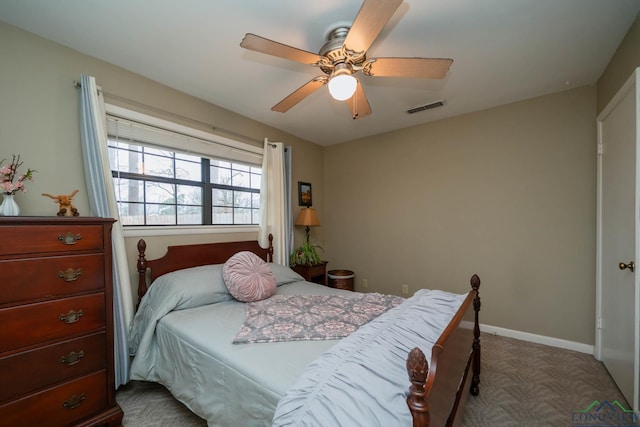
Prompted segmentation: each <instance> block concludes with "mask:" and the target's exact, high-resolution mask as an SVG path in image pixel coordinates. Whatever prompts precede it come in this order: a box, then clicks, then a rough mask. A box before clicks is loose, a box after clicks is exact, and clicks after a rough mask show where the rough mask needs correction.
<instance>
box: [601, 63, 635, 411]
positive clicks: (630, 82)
mask: <svg viewBox="0 0 640 427" xmlns="http://www.w3.org/2000/svg"><path fill="white" fill-rule="evenodd" d="M630 91H634V92H635V98H636V111H635V113H636V114H635V116H636V136H635V138H636V172H635V175H636V178H635V179H636V186H635V188H636V194H635V198H636V203H635V231H636V233H639V232H640V203H638V201H639V200H640V161H639V159H640V129H638V127H639V126H640V67H638V68H636V69H635V70H634V72H633V73H632V74H631V76H630V77H629V79H627V81H626V82H625V84H624V85H623V86H622V87H621V88H620V90H619V91H618V93H616V95H615V96H614V97H613V98H612V99H611V101H610V102H609V103H608V104H607V106H606V107H605V108H604V109H603V110H602V112H601V113H600V114H599V115H598V117H597V131H598V146H597V183H596V186H597V190H596V193H597V195H596V324H595V330H596V334H595V347H594V357H595V358H596V359H597V360H602V327H601V324H602V153H603V149H604V148H603V141H602V123H603V122H604V120H605V119H606V118H607V117H608V116H609V114H611V112H612V111H613V110H614V109H615V108H616V107H617V105H618V104H619V103H620V101H621V100H622V99H623V98H624V97H625V96H626V95H627V94H628V93H629V92H630ZM634 257H637V258H636V259H635V260H634V261H635V262H636V264H637V265H638V268H640V259H639V258H640V236H638V235H637V236H636V239H635V255H634ZM621 261H623V260H621ZM624 261H628V260H624ZM639 273H640V272H639V271H638V270H636V271H635V273H634V289H635V304H634V306H635V313H634V325H635V333H634V337H635V342H634V353H635V357H634V392H633V401H632V402H629V403H630V404H631V406H632V407H633V410H635V411H638V410H640V402H639V399H640V274H639Z"/></svg>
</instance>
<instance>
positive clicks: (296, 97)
mask: <svg viewBox="0 0 640 427" xmlns="http://www.w3.org/2000/svg"><path fill="white" fill-rule="evenodd" d="M328 80H329V79H328V77H327V76H318V77H315V78H314V79H313V80H311V81H309V82H307V83H305V84H304V85H302V86H300V87H299V88H298V89H296V90H295V91H294V92H293V93H292V94H291V95H289V96H287V97H286V98H285V99H283V100H282V101H280V102H278V103H277V104H276V105H274V106H273V107H271V111H277V112H279V113H286V112H287V111H288V110H289V109H290V108H291V107H293V106H294V105H296V104H297V103H298V102H300V101H302V100H303V99H304V98H306V97H307V96H309V95H311V94H312V93H313V92H315V91H316V90H318V89H320V88H321V87H322V86H324V85H326V84H327V81H328Z"/></svg>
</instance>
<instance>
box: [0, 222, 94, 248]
mask: <svg viewBox="0 0 640 427" xmlns="http://www.w3.org/2000/svg"><path fill="white" fill-rule="evenodd" d="M103 230H104V228H103V227H102V226H100V225H75V224H69V225H66V224H65V226H59V225H28V226H27V225H15V226H11V227H0V236H2V239H0V255H19V254H37V253H48V252H62V251H85V250H102V249H103Z"/></svg>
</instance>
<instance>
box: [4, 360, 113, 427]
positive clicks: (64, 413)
mask: <svg viewBox="0 0 640 427" xmlns="http://www.w3.org/2000/svg"><path fill="white" fill-rule="evenodd" d="M106 405H107V377H106V373H105V372H104V371H101V372H97V373H95V374H91V375H87V376H86V377H82V378H79V379H77V380H74V381H71V382H68V383H65V384H61V385H59V386H57V387H53V388H51V389H48V390H44V391H42V392H40V393H36V394H33V395H31V396H28V397H25V398H23V399H18V400H16V401H13V402H10V403H7V404H5V405H2V406H0V423H1V424H2V425H6V426H11V427H17V426H24V427H33V426H47V427H54V426H65V425H70V424H75V422H76V421H78V420H80V419H82V418H86V417H88V416H90V415H92V414H94V413H96V412H98V411H100V410H102V409H104V408H105V406H106Z"/></svg>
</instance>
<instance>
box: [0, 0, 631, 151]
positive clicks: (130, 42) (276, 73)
mask: <svg viewBox="0 0 640 427" xmlns="http://www.w3.org/2000/svg"><path fill="white" fill-rule="evenodd" d="M361 3H362V1H361V0H316V1H313V2H311V1H301V0H268V1H266V0H215V1H214V0H182V1H175V0H153V1H152V0H56V1H51V0H0V20H2V21H5V22H7V23H9V24H12V25H15V26H17V27H20V28H23V29H25V30H28V31H31V32H33V33H36V34H38V35H40V36H42V37H45V38H47V39H50V40H53V41H56V42H58V43H60V44H63V45H65V46H69V47H71V48H73V49H76V50H78V51H80V52H83V53H85V54H88V55H91V56H94V57H96V58H99V59H102V60H104V61H107V62H110V63H112V64H115V65H118V66H120V67H122V68H125V69H127V70H130V71H132V72H135V73H138V74H140V75H143V76H145V77H148V78H150V79H152V80H155V81H157V82H160V83H162V84H164V85H166V86H170V87H172V88H175V89H177V90H180V91H182V92H185V93H188V94H190V95H193V96H196V97H199V98H202V99H204V100H207V101H209V102H211V103H213V104H216V105H219V106H221V107H224V108H226V109H229V110H231V111H234V112H237V113H239V114H242V115H244V116H247V117H250V118H252V119H255V120H258V121H260V122H263V123H266V124H268V125H271V126H273V127H276V128H279V129H281V130H283V131H286V132H289V133H291V134H293V135H296V136H299V137H301V138H304V139H306V140H309V141H313V142H316V143H318V144H321V145H331V144H335V143H339V142H344V141H348V140H351V139H355V138H360V137H364V136H369V135H374V134H379V133H383V132H387V131H391V130H395V129H399V128H404V127H408V126H413V125H417V124H420V123H426V122H429V121H433V120H439V119H442V118H445V117H451V116H455V115H459V114H464V113H468V112H471V111H477V110H481V109H485V108H490V107H493V106H497V105H502V104H506V103H510V102H514V101H518V100H523V99H527V98H531V97H535V96H539V95H544V94H548V93H552V92H558V91H562V90H565V89H569V88H572V87H579V86H583V85H587V84H594V83H595V82H596V81H597V79H598V78H599V77H600V75H601V74H602V72H603V71H604V69H605V67H606V65H607V63H608V62H609V60H610V59H611V57H612V55H613V54H614V52H615V50H616V48H617V46H618V45H619V44H620V42H621V41H622V39H623V37H624V35H625V34H626V32H627V30H628V29H629V27H630V26H631V24H632V23H633V21H634V19H635V17H636V15H637V14H638V12H639V11H640V0H405V1H404V2H403V3H402V5H401V6H400V8H399V9H398V11H397V12H396V13H395V15H394V16H393V17H392V19H391V21H390V22H389V23H388V24H387V26H386V27H385V28H384V29H383V31H382V33H381V34H380V35H379V37H378V38H377V39H376V41H375V42H374V43H373V45H372V46H371V48H370V49H369V51H368V54H367V57H369V58H373V57H384V56H404V57H411V56H415V57H435V58H438V57H443V58H452V59H453V60H454V62H453V65H452V66H451V69H450V70H449V73H448V75H447V77H446V78H445V79H443V80H426V79H401V78H386V77H367V76H362V75H361V74H360V75H359V77H360V79H361V81H362V83H363V86H364V89H365V91H366V94H367V97H368V98H369V103H370V105H371V108H372V110H373V114H371V115H370V116H367V117H364V118H362V119H359V120H353V119H352V118H351V115H350V112H349V109H348V108H347V106H346V105H343V103H340V102H338V101H334V100H332V99H331V98H330V96H329V94H328V92H327V88H326V87H324V88H322V89H320V90H318V91H316V92H315V93H313V94H312V95H311V96H309V97H308V98H306V99H304V100H303V101H302V102H300V103H299V104H298V105H296V106H295V107H293V108H292V109H291V110H289V111H288V112H287V113H277V112H273V111H271V107H272V106H273V105H275V104H276V103H277V102H278V101H280V100H281V99H282V98H284V97H285V96H287V95H288V94H289V93H291V92H292V91H294V90H295V89H297V88H298V87H300V86H301V85H303V84H304V83H306V82H307V81H309V80H311V79H312V78H313V77H314V76H317V75H320V74H322V73H321V72H320V71H319V70H318V69H317V68H314V67H311V66H306V65H303V64H299V63H295V62H291V61H287V60H285V59H280V58H276V57H271V56H268V55H264V54H260V53H257V52H251V51H247V50H245V49H242V48H241V47H240V46H239V43H240V41H241V40H242V38H243V36H244V34H245V33H249V32H250V33H255V34H258V35H260V36H263V37H266V38H269V39H271V40H274V41H278V42H281V43H284V44H287V45H290V46H293V47H297V48H300V49H304V50H307V51H310V52H317V51H318V50H319V49H320V47H321V46H322V44H323V43H324V41H325V40H324V33H325V30H326V29H327V28H328V27H329V26H331V25H332V24H333V23H335V22H338V21H351V20H353V18H354V17H355V16H356V14H357V12H358V10H359V8H360V5H361ZM98 83H99V82H98ZM105 90H106V91H107V92H108V88H105ZM440 99H445V100H446V105H445V107H442V108H439V109H435V110H428V111H424V112H421V113H417V114H413V115H410V114H407V113H406V110H407V109H409V108H412V107H416V106H420V105H423V104H426V103H429V102H432V101H436V100H440ZM220 125H221V126H222V125H223V124H220Z"/></svg>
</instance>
